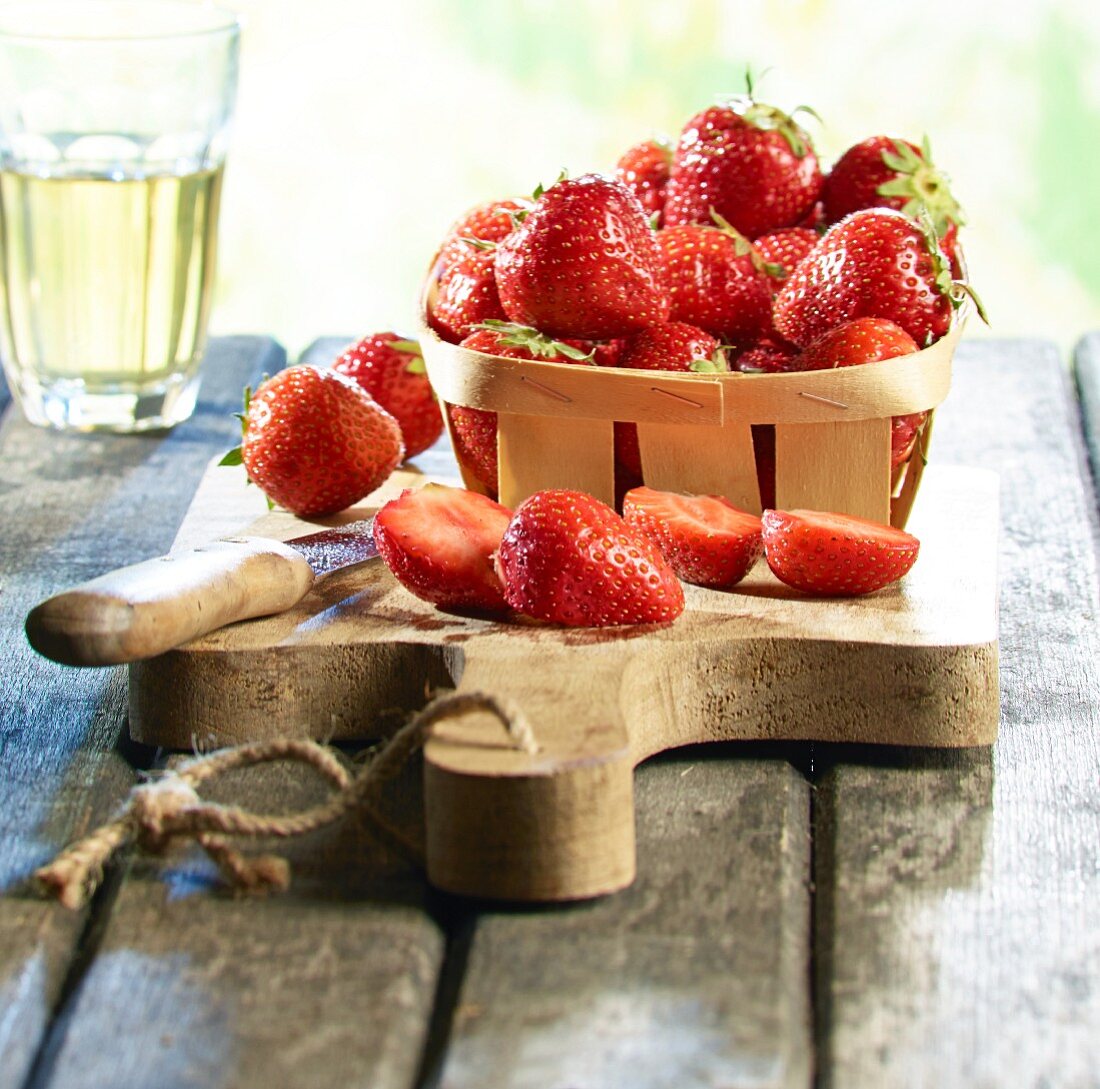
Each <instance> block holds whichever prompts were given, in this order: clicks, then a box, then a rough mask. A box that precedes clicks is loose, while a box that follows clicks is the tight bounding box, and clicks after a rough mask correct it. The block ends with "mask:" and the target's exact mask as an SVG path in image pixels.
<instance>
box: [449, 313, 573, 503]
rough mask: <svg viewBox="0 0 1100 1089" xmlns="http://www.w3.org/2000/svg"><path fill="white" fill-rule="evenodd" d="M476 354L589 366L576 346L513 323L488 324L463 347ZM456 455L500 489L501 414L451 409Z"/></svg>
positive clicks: (482, 410) (489, 486) (456, 407)
mask: <svg viewBox="0 0 1100 1089" xmlns="http://www.w3.org/2000/svg"><path fill="white" fill-rule="evenodd" d="M461 347H463V348H469V349H470V350H471V351H474V352H484V353H485V354H486V355H499V356H503V357H504V358H506V359H543V360H546V361H547V362H549V363H586V362H588V360H589V354H588V353H586V352H585V351H584V350H583V349H582V348H580V347H578V346H576V345H575V344H570V343H568V342H566V341H557V340H551V339H550V338H549V337H544V336H542V334H540V333H539V332H538V330H536V329H531V328H529V327H528V326H523V325H513V324H510V323H509V322H492V321H491V322H486V323H485V326H484V327H483V328H480V329H475V330H474V331H473V332H472V333H471V334H470V335H469V336H468V337H466V338H465V339H464V340H463V341H462V344H461ZM448 412H449V414H450V418H451V432H452V434H453V436H454V440H455V453H456V454H457V455H458V457H459V460H460V461H462V462H463V463H464V464H465V465H466V466H467V468H469V469H470V471H471V472H473V474H474V476H476V477H477V479H478V480H480V481H481V483H482V484H484V485H485V486H486V487H487V488H491V489H493V490H494V491H495V489H496V486H497V414H496V413H495V412H493V411H491V410H490V409H483V408H466V407H465V406H463V405H450V406H449V407H448Z"/></svg>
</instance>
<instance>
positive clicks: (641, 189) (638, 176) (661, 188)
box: [615, 139, 672, 229]
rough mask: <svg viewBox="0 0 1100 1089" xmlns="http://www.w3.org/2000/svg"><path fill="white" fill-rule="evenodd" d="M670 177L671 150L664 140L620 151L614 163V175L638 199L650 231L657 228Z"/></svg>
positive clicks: (659, 223) (655, 140) (645, 141)
mask: <svg viewBox="0 0 1100 1089" xmlns="http://www.w3.org/2000/svg"><path fill="white" fill-rule="evenodd" d="M671 174H672V147H671V145H670V144H669V142H668V141H667V140H657V139H653V140H643V141H642V142H641V143H640V144H635V145H634V146H633V147H632V148H628V149H627V150H626V151H625V152H623V154H622V156H620V158H619V161H618V162H617V163H616V164H615V176H616V177H617V178H618V179H619V181H621V182H622V183H623V185H625V186H626V187H627V188H628V189H629V190H630V191H631V192H632V193H633V194H634V195H635V196H636V197H637V198H638V203H639V204H641V206H642V208H643V210H644V211H645V213H646V215H648V216H649V217H650V224H651V225H652V226H653V228H654V229H656V228H658V227H660V225H661V212H662V210H663V209H664V206H665V188H666V186H667V185H668V179H669V177H670V176H671Z"/></svg>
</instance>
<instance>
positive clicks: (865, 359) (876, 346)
mask: <svg viewBox="0 0 1100 1089" xmlns="http://www.w3.org/2000/svg"><path fill="white" fill-rule="evenodd" d="M919 350H920V349H919V348H918V346H917V343H916V341H914V340H913V338H912V337H911V336H910V335H909V334H908V333H907V332H906V331H905V330H904V329H902V328H901V326H900V325H896V324H895V323H894V322H892V321H887V320H886V319H884V318H856V319H855V320H854V321H846V322H844V323H843V324H842V325H837V326H835V327H834V328H832V329H829V330H827V331H826V332H824V333H822V334H821V336H819V337H817V339H815V340H813V341H811V342H810V344H809V345H807V347H806V348H805V350H804V351H802V352H801V353H800V354H799V355H797V356H795V358H794V359H793V360H791V362H790V364H789V367H788V369H789V370H792V371H822V370H832V369H833V368H835V367H857V366H859V365H861V364H863V363H878V362H881V361H883V360H887V359H896V358H898V357H899V356H904V355H911V354H912V353H913V352H916V351H919ZM927 419H928V413H927V412H911V413H908V414H906V415H904V416H895V417H894V418H893V420H892V422H891V431H890V468H891V469H896V468H897V467H898V466H899V465H901V464H902V463H903V462H905V461H908V460H909V457H910V455H911V454H912V453H913V447H914V445H915V443H916V441H917V435H918V434H919V433H920V429H921V428H922V427H923V426H924V423H925V420H927Z"/></svg>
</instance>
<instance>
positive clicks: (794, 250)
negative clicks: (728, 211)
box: [753, 227, 821, 290]
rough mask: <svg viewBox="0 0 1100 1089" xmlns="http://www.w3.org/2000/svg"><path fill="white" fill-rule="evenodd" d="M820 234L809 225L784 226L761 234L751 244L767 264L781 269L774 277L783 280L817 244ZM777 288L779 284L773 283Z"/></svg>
mask: <svg viewBox="0 0 1100 1089" xmlns="http://www.w3.org/2000/svg"><path fill="white" fill-rule="evenodd" d="M820 237H821V235H819V234H818V233H817V231H815V230H812V229H811V228H809V227H784V228H783V229H782V230H781V231H772V232H770V233H769V234H762V235H761V236H760V237H759V238H758V239H757V240H756V241H755V242H753V245H754V246H755V247H756V252H757V253H758V254H760V256H761V257H762V258H763V259H764V260H765V261H766V262H767V263H768V264H769V265H774V266H778V268H779V269H781V270H782V272H781V273H778V274H777V275H776V279H778V280H785V279H786V278H787V277H788V276H790V274H791V273H792V272H794V270H795V268H796V266H797V265H798V263H799V262H800V261H801V260H802V258H803V257H805V256H806V254H808V253H809V252H810V250H812V249H813V248H814V246H816V245H817V243H818V239H820ZM775 287H776V289H777V290H778V288H779V284H778V283H777V284H776V285H775Z"/></svg>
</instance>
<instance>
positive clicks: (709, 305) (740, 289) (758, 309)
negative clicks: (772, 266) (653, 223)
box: [657, 226, 774, 347]
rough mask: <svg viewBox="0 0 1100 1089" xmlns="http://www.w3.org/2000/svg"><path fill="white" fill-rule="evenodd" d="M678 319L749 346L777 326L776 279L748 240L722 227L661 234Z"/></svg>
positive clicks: (669, 230)
mask: <svg viewBox="0 0 1100 1089" xmlns="http://www.w3.org/2000/svg"><path fill="white" fill-rule="evenodd" d="M657 238H658V241H659V242H660V246H661V251H662V253H663V255H664V262H665V272H666V277H667V282H668V288H669V295H670V297H671V299H672V314H671V316H672V319H673V320H674V321H683V322H688V323H689V324H691V325H697V326H698V327H699V328H700V329H705V330H706V331H707V332H708V333H710V334H712V335H713V336H716V337H718V338H720V339H721V340H722V341H723V342H725V343H730V344H735V345H737V346H739V347H740V346H747V345H749V344H752V343H755V342H756V341H757V340H759V339H760V338H761V337H763V336H766V335H767V334H768V333H769V332H770V331H771V327H772V295H773V288H774V284H773V280H772V278H771V277H770V276H769V275H768V272H767V270H766V268H765V266H764V263H763V261H762V260H761V258H760V257H759V255H758V254H757V253H756V252H755V251H754V250H753V248H752V246H751V245H750V244H749V242H748V241H747V239H745V238H744V237H743V236H741V235H740V234H737V233H736V232H731V231H730V230H726V229H722V228H719V227H699V226H683V227H667V228H666V229H665V230H663V231H660V232H658V235H657Z"/></svg>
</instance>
